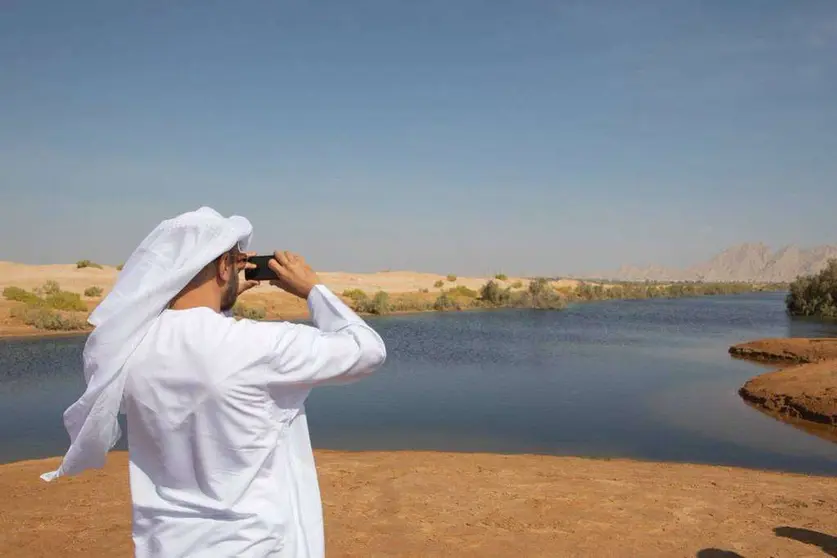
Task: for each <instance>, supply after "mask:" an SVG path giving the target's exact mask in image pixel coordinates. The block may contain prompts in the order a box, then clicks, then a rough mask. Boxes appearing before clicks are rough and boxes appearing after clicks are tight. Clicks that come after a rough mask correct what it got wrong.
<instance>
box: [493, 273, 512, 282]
mask: <svg viewBox="0 0 837 558" xmlns="http://www.w3.org/2000/svg"><path fill="white" fill-rule="evenodd" d="M494 278H495V279H497V280H498V281H508V280H509V277H508V275H506V274H505V273H498V274H497V275H495V276H494Z"/></svg>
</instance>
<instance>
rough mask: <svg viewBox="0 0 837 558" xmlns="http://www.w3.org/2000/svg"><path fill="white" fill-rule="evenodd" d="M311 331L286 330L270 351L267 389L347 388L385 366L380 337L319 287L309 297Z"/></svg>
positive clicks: (293, 327) (296, 326)
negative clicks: (298, 386) (281, 386)
mask: <svg viewBox="0 0 837 558" xmlns="http://www.w3.org/2000/svg"><path fill="white" fill-rule="evenodd" d="M308 309H309V311H310V313H311V319H312V320H313V322H314V326H315V327H311V326H308V325H302V324H294V325H289V326H287V328H286V329H285V330H284V331H283V332H282V335H279V336H277V338H276V339H275V341H274V346H273V348H272V351H271V357H270V364H269V366H270V368H271V370H272V371H273V373H272V375H271V378H270V380H269V382H268V383H269V384H274V385H275V384H308V385H320V384H336V383H349V382H353V381H356V380H359V379H361V378H363V377H365V376H368V375H370V374H372V373H373V372H374V371H375V370H377V369H378V368H380V366H381V365H382V364H383V363H384V361H385V360H386V347H385V345H384V342H383V340H382V339H381V337H380V335H378V334H377V333H376V332H375V330H373V329H372V328H371V327H369V325H368V324H366V322H364V321H363V320H362V319H361V318H360V317H359V316H358V315H357V314H355V312H354V311H352V310H351V309H350V308H349V307H348V306H346V304H345V303H343V301H342V300H340V299H339V298H337V296H335V295H334V294H333V293H332V292H331V291H329V290H328V289H327V288H326V287H324V286H323V285H317V286H316V287H314V289H313V290H312V291H311V294H310V295H309V296H308Z"/></svg>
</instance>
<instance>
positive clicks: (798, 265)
mask: <svg viewBox="0 0 837 558" xmlns="http://www.w3.org/2000/svg"><path fill="white" fill-rule="evenodd" d="M832 258H837V246H833V245H823V246H815V247H812V248H800V247H798V246H795V245H790V246H785V247H783V248H781V249H779V250H777V251H775V252H774V251H773V250H771V248H770V247H769V246H767V245H765V244H762V243H745V244H739V245H738V246H733V247H731V248H727V249H726V250H724V251H723V252H721V253H719V254H718V255H716V256H715V257H713V258H712V259H710V260H708V261H706V262H703V263H699V264H696V265H693V266H691V267H688V268H686V269H677V268H667V267H661V266H649V267H636V266H631V265H624V266H622V267H620V268H619V269H617V270H615V271H611V272H604V273H596V274H594V275H593V276H592V277H591V278H599V279H611V280H619V281H752V282H788V281H793V280H794V279H796V278H797V277H798V276H799V275H810V274H813V273H817V272H819V271H820V270H821V269H823V268H824V267H825V266H826V264H827V263H828V260H829V259H832Z"/></svg>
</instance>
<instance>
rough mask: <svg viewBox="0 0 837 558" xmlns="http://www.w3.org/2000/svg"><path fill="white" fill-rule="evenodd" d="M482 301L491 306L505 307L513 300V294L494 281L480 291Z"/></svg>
mask: <svg viewBox="0 0 837 558" xmlns="http://www.w3.org/2000/svg"><path fill="white" fill-rule="evenodd" d="M480 300H482V301H483V302H484V303H486V304H489V305H491V306H505V305H506V304H508V303H509V301H510V300H511V293H510V291H509V289H503V288H501V287H500V285H499V284H497V282H496V281H494V280H493V279H492V280H490V281H489V282H488V283H486V284H485V285H483V286H482V288H481V289H480Z"/></svg>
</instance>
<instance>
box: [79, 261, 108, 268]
mask: <svg viewBox="0 0 837 558" xmlns="http://www.w3.org/2000/svg"><path fill="white" fill-rule="evenodd" d="M85 267H92V268H95V269H102V266H101V265H99V264H97V263H96V262H91V261H90V260H79V261H77V262H76V268H77V269H84V268H85Z"/></svg>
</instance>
